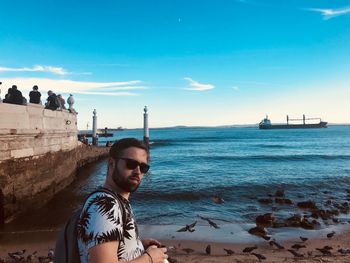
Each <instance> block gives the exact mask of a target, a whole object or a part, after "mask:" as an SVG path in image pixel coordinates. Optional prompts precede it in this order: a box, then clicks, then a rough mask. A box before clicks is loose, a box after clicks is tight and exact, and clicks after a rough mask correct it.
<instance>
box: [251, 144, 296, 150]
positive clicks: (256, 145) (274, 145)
mask: <svg viewBox="0 0 350 263" xmlns="http://www.w3.org/2000/svg"><path fill="white" fill-rule="evenodd" d="M252 146H255V147H261V148H274V149H280V148H292V147H291V146H290V145H288V146H287V145H282V144H255V145H252Z"/></svg>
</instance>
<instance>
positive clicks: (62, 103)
mask: <svg viewBox="0 0 350 263" xmlns="http://www.w3.org/2000/svg"><path fill="white" fill-rule="evenodd" d="M57 99H58V103H59V105H60V106H59V108H60V109H61V110H65V109H66V106H64V104H66V101H65V100H64V98H63V97H62V95H61V94H58V95H57Z"/></svg>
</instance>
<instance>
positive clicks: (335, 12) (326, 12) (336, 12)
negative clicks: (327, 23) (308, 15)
mask: <svg viewBox="0 0 350 263" xmlns="http://www.w3.org/2000/svg"><path fill="white" fill-rule="evenodd" d="M306 10H308V11H313V12H318V13H321V15H322V16H323V19H325V20H327V19H331V18H333V17H336V16H340V15H346V14H349V13H350V8H349V7H346V8H340V9H322V8H308V9H306Z"/></svg>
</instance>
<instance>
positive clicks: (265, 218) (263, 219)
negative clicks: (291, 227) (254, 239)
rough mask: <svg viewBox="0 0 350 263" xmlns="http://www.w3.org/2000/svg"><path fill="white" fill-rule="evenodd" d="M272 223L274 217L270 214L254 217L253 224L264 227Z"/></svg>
mask: <svg viewBox="0 0 350 263" xmlns="http://www.w3.org/2000/svg"><path fill="white" fill-rule="evenodd" d="M273 221H275V217H274V216H273V214H272V213H267V214H264V215H259V216H257V217H256V219H255V222H256V224H257V225H259V224H261V225H264V226H271V225H272V223H273Z"/></svg>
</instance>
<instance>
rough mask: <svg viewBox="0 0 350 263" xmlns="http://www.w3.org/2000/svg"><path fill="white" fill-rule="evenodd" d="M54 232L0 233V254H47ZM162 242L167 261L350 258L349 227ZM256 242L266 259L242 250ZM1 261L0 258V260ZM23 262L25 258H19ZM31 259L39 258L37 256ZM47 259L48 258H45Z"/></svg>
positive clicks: (241, 262)
mask: <svg viewBox="0 0 350 263" xmlns="http://www.w3.org/2000/svg"><path fill="white" fill-rule="evenodd" d="M56 235H57V233H56V232H23V233H16V234H11V235H8V234H7V235H6V236H3V235H2V236H0V258H1V259H3V260H5V261H4V262H13V261H11V260H10V258H9V257H8V254H7V253H8V252H14V251H19V250H22V249H26V253H25V257H27V256H28V255H29V254H31V253H32V252H33V251H38V253H37V256H43V257H44V256H47V254H48V251H49V249H51V248H54V246H55V239H56ZM161 242H162V243H163V244H164V245H166V246H167V247H168V250H169V251H168V254H169V256H170V260H169V261H170V262H179V263H185V262H186V263H209V262H213V263H216V262H222V263H226V262H227V263H228V262H230V263H233V262H235V263H252V262H283V263H289V262H304V263H306V262H336V263H337V262H339V263H340V262H344V263H345V262H350V254H345V255H342V254H341V253H340V252H338V250H339V249H340V248H344V249H346V248H350V230H349V229H347V230H346V231H344V232H343V233H341V234H335V235H334V236H333V237H332V238H331V239H328V238H326V237H321V238H317V237H316V238H312V239H309V240H307V241H305V242H302V241H301V240H300V239H295V238H293V240H284V241H282V242H278V243H280V244H281V245H283V246H284V247H285V249H277V248H275V247H271V246H270V245H269V243H268V241H264V240H262V241H260V242H255V243H252V244H246V243H220V242H205V241H191V240H179V239H172V240H161ZM209 244H210V246H211V253H210V255H207V254H206V252H205V249H206V247H207V246H208V245H209ZM293 244H300V245H305V246H306V248H301V249H299V250H298V251H297V252H298V253H300V254H303V255H304V256H303V257H302V258H296V257H294V256H293V255H292V254H291V253H290V252H289V251H287V249H290V247H291V246H292V245H293ZM254 245H257V247H258V248H257V249H255V250H253V252H255V253H258V254H261V255H263V256H264V257H266V259H265V260H259V259H257V258H256V256H254V255H253V254H251V253H243V252H242V250H243V249H244V248H245V247H250V246H254ZM326 245H327V246H331V247H332V248H333V249H331V250H330V251H331V255H329V256H325V255H322V253H321V252H319V251H317V250H316V248H323V247H324V246H326ZM186 248H190V249H192V250H193V252H190V253H187V252H185V251H184V250H183V249H186ZM224 248H226V249H231V250H233V251H234V252H235V253H234V254H233V255H230V256H228V255H226V252H225V251H224ZM0 262H1V260H0ZM21 262H25V261H21ZM30 262H38V259H35V260H34V261H30ZM47 262H49V261H47Z"/></svg>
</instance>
